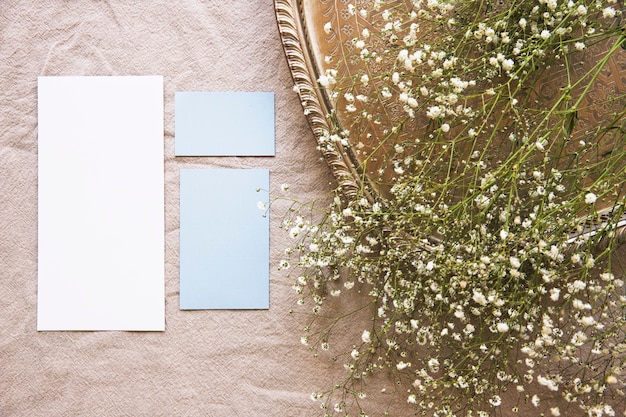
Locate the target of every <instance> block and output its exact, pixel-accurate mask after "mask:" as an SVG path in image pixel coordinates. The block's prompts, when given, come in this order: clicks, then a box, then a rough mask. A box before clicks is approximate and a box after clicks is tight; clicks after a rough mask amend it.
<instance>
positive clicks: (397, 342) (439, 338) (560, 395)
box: [281, 0, 626, 417]
mask: <svg viewBox="0 0 626 417" xmlns="http://www.w3.org/2000/svg"><path fill="white" fill-rule="evenodd" d="M364 3H365V5H364ZM386 4H387V3H386V2H384V1H382V0H377V1H373V2H370V3H368V2H359V3H358V7H354V6H353V7H351V8H350V10H351V11H350V15H351V16H352V17H353V18H354V21H355V22H362V23H363V25H362V27H360V28H359V31H358V33H359V36H358V37H356V38H354V39H352V40H351V41H350V42H349V43H348V45H347V48H348V49H349V50H351V51H352V52H351V53H352V54H353V56H352V57H351V59H353V60H352V61H351V63H354V62H361V63H362V64H363V65H362V66H361V67H360V68H361V69H360V70H358V71H355V72H353V73H351V74H350V76H349V77H347V76H346V77H345V79H344V78H342V77H344V76H345V75H343V74H342V73H341V72H339V71H338V70H337V69H335V68H332V69H328V70H327V71H326V72H325V73H324V74H323V75H322V76H321V77H320V78H319V80H318V82H319V84H320V86H321V87H323V88H324V89H325V91H327V93H328V95H329V97H330V98H331V99H333V100H335V101H336V103H337V109H340V110H341V112H339V113H341V114H334V115H333V116H337V119H336V125H334V126H333V129H331V131H328V132H324V133H323V134H322V135H320V137H319V148H320V150H321V151H322V152H327V151H334V150H336V149H344V150H345V149H348V150H349V151H350V152H353V155H356V156H357V158H360V161H362V165H361V166H359V167H358V168H359V169H360V171H359V172H363V173H368V175H369V174H372V173H377V174H378V177H377V176H375V175H373V174H372V175H371V176H370V177H368V181H370V182H367V181H364V184H363V190H362V194H359V195H358V196H357V198H355V199H353V200H350V201H344V199H342V198H339V197H337V198H335V199H334V201H333V203H332V205H331V207H330V209H329V210H328V212H327V213H326V216H325V217H324V218H323V220H322V221H321V222H312V221H310V220H306V219H305V217H304V216H303V215H302V213H301V212H299V213H298V214H295V215H294V216H293V217H292V218H288V219H287V220H286V221H285V222H284V228H285V229H286V230H287V232H288V233H289V235H290V236H291V237H292V238H293V239H294V246H293V247H292V248H290V249H289V250H287V257H286V258H287V259H286V260H285V261H284V263H281V267H282V268H287V267H288V266H289V265H290V264H295V265H296V266H297V268H296V270H297V271H298V273H297V275H298V276H297V279H296V281H295V283H294V286H293V288H294V290H295V291H296V293H297V294H298V304H300V305H302V306H304V307H305V308H307V309H309V310H308V311H310V312H311V313H312V314H313V315H314V317H316V318H317V319H319V320H323V319H324V317H325V316H324V314H323V313H322V311H323V309H324V308H325V306H326V304H329V303H330V304H331V305H333V306H336V305H337V304H336V303H341V301H340V300H342V299H343V297H345V296H348V295H349V296H351V297H365V298H366V301H365V302H366V304H367V305H371V306H372V317H371V321H369V322H366V323H363V324H362V326H363V327H359V328H357V331H358V337H356V339H357V340H355V342H354V344H352V345H351V346H349V347H348V348H347V350H346V355H345V358H346V359H345V364H344V366H345V369H346V370H347V372H348V374H349V378H348V379H347V382H345V383H344V385H343V390H344V391H343V394H346V393H358V398H357V401H356V402H355V404H356V406H357V407H360V405H359V404H360V402H359V400H360V399H363V398H365V394H364V393H362V389H363V386H364V384H362V379H363V378H365V377H367V376H369V375H370V374H372V373H373V372H376V371H380V370H384V371H388V372H391V373H393V374H394V378H395V380H396V381H398V382H399V383H401V384H403V387H404V391H403V394H402V395H403V399H402V402H403V404H408V405H410V406H412V407H415V409H416V410H417V411H419V412H423V413H426V414H428V415H434V416H458V417H461V416H470V415H471V416H475V415H479V416H489V415H494V414H495V415H509V413H510V412H517V411H520V408H521V407H523V406H527V407H529V408H530V409H531V410H532V411H531V413H533V412H536V413H537V415H539V414H542V415H552V416H560V415H569V414H565V413H566V412H567V413H570V412H572V410H575V412H576V413H581V412H582V413H585V414H586V415H588V416H604V415H608V416H611V415H618V414H619V413H626V377H625V375H626V366H625V363H626V362H625V360H626V316H625V315H624V311H626V295H625V293H624V287H625V286H624V277H623V273H622V274H618V273H615V271H612V270H611V257H610V255H611V250H613V249H614V248H615V245H616V244H617V242H616V240H615V239H614V238H615V233H616V231H615V228H616V224H617V221H618V220H619V219H620V218H621V217H622V216H623V215H624V207H625V206H626V204H625V203H626V201H624V194H625V192H624V190H625V187H626V178H625V177H624V175H623V173H624V164H625V162H624V161H626V150H625V149H622V148H623V147H624V138H623V131H624V129H625V126H624V123H625V121H624V114H623V110H621V111H622V113H619V112H616V114H615V115H613V116H612V117H613V118H612V119H611V118H610V117H609V121H608V122H607V125H604V126H598V127H594V129H587V130H583V129H576V128H571V127H569V124H568V123H569V122H568V120H571V121H573V122H572V123H574V124H575V121H576V112H577V109H576V105H577V104H579V103H580V102H581V97H582V96H581V95H583V94H586V93H587V92H588V90H589V89H587V88H585V86H591V84H585V83H593V82H594V80H595V79H596V77H595V76H597V75H598V74H599V73H600V71H601V70H602V68H601V67H600V66H598V67H597V68H594V71H596V72H594V73H591V74H586V75H585V77H583V78H581V79H572V78H571V74H570V72H569V69H568V68H569V67H568V66H569V65H571V62H573V61H574V60H575V59H577V58H578V57H579V55H575V54H580V53H581V52H580V51H583V50H586V49H587V48H590V47H592V45H593V44H596V43H599V42H605V41H606V42H609V41H610V42H613V43H612V44H611V43H610V42H609V44H611V45H617V46H619V44H620V43H621V42H623V33H622V32H620V30H623V29H620V28H619V25H618V20H617V19H619V18H620V17H621V16H622V15H623V11H624V6H623V5H618V3H617V1H615V0H576V1H574V0H530V1H529V0H503V1H499V2H488V3H484V2H474V1H469V0H411V1H410V2H406V4H405V3H402V4H403V5H406V9H403V7H404V6H400V5H398V4H395V3H394V6H393V7H389V8H386ZM409 5H410V7H409ZM359 7H360V9H359ZM365 19H367V23H365ZM333 30H334V29H333V27H332V25H331V24H327V25H325V26H324V31H325V32H326V33H330V32H331V31H333ZM350 48H351V49H350ZM615 49H616V48H615ZM331 58H332V59H330V58H329V59H328V62H334V60H335V58H336V57H331ZM605 63H606V62H605ZM355 68H356V67H355ZM550 68H557V69H559V71H562V72H561V73H565V74H566V75H568V77H570V78H568V79H567V80H566V82H568V83H569V85H565V86H563V87H562V95H559V93H558V92H557V93H556V94H555V97H554V99H551V100H550V101H548V102H541V101H540V100H539V98H538V97H537V96H536V95H535V90H537V89H538V87H537V85H536V84H535V83H536V82H537V80H538V79H540V78H541V76H542V75H544V74H545V73H546V72H545V71H547V70H548V69H550ZM359 71H360V72H359ZM566 78H567V77H566ZM624 99H625V97H624V96H623V95H622V96H618V97H612V98H611V100H613V101H615V102H620V100H621V102H623V100H624ZM332 121H335V118H334V117H333V118H332ZM355 132H356V133H355ZM598 132H601V133H598ZM620 132H621V133H620ZM620 135H621V137H620ZM355 138H356V139H355ZM611 140H614V141H615V142H616V145H615V146H613V147H612V148H611V149H610V150H609V151H607V154H606V155H609V156H608V157H607V158H606V159H605V160H602V159H600V158H598V157H597V155H598V154H599V149H600V142H602V143H606V142H610V141H611ZM494 150H495V151H494ZM620 161H621V162H620ZM368 186H371V187H369V188H368ZM374 191H375V192H374ZM339 194H340V190H339V191H338V195H339ZM607 201H608V202H611V203H612V204H614V207H615V210H613V211H612V212H610V213H609V214H608V215H606V216H600V214H599V213H598V210H599V209H600V208H601V207H602V205H603V204H606V203H607ZM590 230H592V231H593V233H590ZM595 248H606V250H604V249H598V250H596V249H595ZM291 270H293V269H291ZM329 310H330V311H334V310H333V309H332V308H331V309H329ZM346 317H351V315H350V314H348V315H347V316H346ZM337 320H339V318H338V319H337ZM332 323H333V324H332V325H330V326H321V327H322V328H323V329H326V328H328V329H332V328H333V326H334V323H335V321H332ZM329 340H330V337H329V334H328V333H327V332H326V331H325V330H323V331H319V332H316V331H315V330H314V328H313V327H308V326H307V328H306V329H305V336H303V339H302V342H303V343H304V344H306V345H307V346H309V348H310V349H312V350H314V351H316V352H317V351H318V350H322V351H327V350H329V349H330V345H329ZM339 387H341V386H340V385H337V387H335V388H339ZM336 392H337V391H336V390H335V389H333V390H331V391H329V393H324V394H323V393H317V394H315V399H316V400H325V401H326V403H324V407H323V408H324V409H325V410H326V411H327V412H331V410H333V409H334V410H335V412H336V413H347V411H346V410H347V408H348V404H347V403H346V402H345V395H344V396H342V397H341V401H340V402H335V401H332V400H331V398H332V394H333V393H336ZM368 398H369V397H368ZM459 399H462V400H459ZM566 410H567V411H566ZM359 412H361V413H362V415H364V413H365V412H364V411H362V410H359ZM616 413H617V414H616ZM328 415H332V414H328Z"/></svg>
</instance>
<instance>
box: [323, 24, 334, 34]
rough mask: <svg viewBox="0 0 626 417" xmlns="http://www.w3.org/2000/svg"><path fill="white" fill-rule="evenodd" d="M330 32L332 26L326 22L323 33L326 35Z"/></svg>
mask: <svg viewBox="0 0 626 417" xmlns="http://www.w3.org/2000/svg"><path fill="white" fill-rule="evenodd" d="M332 30H333V26H332V25H331V24H330V22H326V24H324V32H325V33H326V34H327V35H328V34H329V33H330V32H331V31H332Z"/></svg>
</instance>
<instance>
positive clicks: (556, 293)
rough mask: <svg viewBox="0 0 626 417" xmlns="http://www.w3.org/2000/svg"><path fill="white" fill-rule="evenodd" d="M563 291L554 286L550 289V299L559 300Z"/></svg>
mask: <svg viewBox="0 0 626 417" xmlns="http://www.w3.org/2000/svg"><path fill="white" fill-rule="evenodd" d="M560 293H561V290H560V289H558V288H552V289H551V290H550V299H551V300H552V301H559V295H560Z"/></svg>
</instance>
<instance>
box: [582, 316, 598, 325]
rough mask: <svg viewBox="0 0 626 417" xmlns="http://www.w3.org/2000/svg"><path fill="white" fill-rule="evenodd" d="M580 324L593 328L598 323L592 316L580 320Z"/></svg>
mask: <svg viewBox="0 0 626 417" xmlns="http://www.w3.org/2000/svg"><path fill="white" fill-rule="evenodd" d="M580 322H581V323H582V324H583V326H592V325H593V324H594V323H595V322H596V320H595V319H594V318H593V317H591V316H586V317H583V318H582V319H580Z"/></svg>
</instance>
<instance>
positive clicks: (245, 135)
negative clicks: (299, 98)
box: [174, 92, 275, 156]
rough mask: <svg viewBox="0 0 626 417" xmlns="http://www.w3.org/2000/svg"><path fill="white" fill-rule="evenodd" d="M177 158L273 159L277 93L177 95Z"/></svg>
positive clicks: (200, 93) (179, 93)
mask: <svg viewBox="0 0 626 417" xmlns="http://www.w3.org/2000/svg"><path fill="white" fill-rule="evenodd" d="M174 129H175V154H176V156H273V155H274V154H275V149H274V93H271V92H177V93H176V96H175V126H174Z"/></svg>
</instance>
